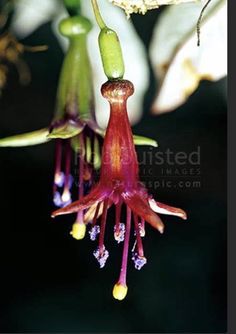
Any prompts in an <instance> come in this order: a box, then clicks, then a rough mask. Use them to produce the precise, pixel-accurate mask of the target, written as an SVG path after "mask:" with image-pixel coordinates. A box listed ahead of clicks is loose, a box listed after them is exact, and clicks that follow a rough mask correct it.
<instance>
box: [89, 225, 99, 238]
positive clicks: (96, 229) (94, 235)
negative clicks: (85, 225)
mask: <svg viewBox="0 0 236 334" xmlns="http://www.w3.org/2000/svg"><path fill="white" fill-rule="evenodd" d="M99 233H100V226H99V225H94V226H92V227H91V230H90V231H89V235H90V240H92V241H95V240H96V239H97V235H98V234H99Z"/></svg>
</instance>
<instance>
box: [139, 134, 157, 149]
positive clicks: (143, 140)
mask: <svg viewBox="0 0 236 334" xmlns="http://www.w3.org/2000/svg"><path fill="white" fill-rule="evenodd" d="M133 140H134V145H138V146H139V145H143V146H144V145H146V146H152V147H158V143H157V141H156V140H154V139H151V138H147V137H143V136H136V135H133Z"/></svg>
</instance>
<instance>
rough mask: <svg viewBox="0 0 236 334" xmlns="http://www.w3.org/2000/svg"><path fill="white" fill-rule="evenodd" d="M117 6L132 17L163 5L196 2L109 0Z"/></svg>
mask: <svg viewBox="0 0 236 334" xmlns="http://www.w3.org/2000/svg"><path fill="white" fill-rule="evenodd" d="M109 1H110V2H111V3H113V4H114V5H116V6H119V7H120V8H122V9H124V10H125V12H126V15H127V16H128V17H130V14H132V13H140V14H145V13H146V12H147V11H148V10H150V9H156V8H158V7H159V6H162V5H177V4H179V3H184V2H193V1H196V0H109Z"/></svg>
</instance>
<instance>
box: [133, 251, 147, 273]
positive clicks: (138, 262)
mask: <svg viewBox="0 0 236 334" xmlns="http://www.w3.org/2000/svg"><path fill="white" fill-rule="evenodd" d="M132 260H133V261H134V267H135V269H137V270H140V269H141V268H142V267H143V266H144V265H145V264H146V263H147V259H146V258H145V257H144V256H139V255H138V254H137V253H133V255H132Z"/></svg>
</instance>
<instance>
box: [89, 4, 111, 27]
mask: <svg viewBox="0 0 236 334" xmlns="http://www.w3.org/2000/svg"><path fill="white" fill-rule="evenodd" d="M91 2H92V6H93V11H94V15H95V18H96V21H97V24H98V26H99V28H100V29H101V30H102V29H104V28H106V27H107V26H106V23H105V22H104V20H103V18H102V16H101V13H100V10H99V7H98V3H97V0H91Z"/></svg>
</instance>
